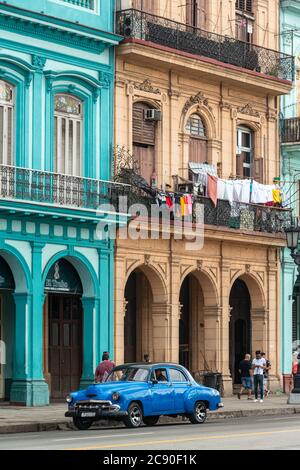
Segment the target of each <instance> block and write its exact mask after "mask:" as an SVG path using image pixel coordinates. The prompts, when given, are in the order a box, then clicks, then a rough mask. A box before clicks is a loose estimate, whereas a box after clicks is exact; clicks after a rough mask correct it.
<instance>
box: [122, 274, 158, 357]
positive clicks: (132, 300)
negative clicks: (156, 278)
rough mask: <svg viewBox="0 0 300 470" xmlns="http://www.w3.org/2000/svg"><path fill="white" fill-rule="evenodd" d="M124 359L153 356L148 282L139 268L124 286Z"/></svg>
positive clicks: (150, 290) (151, 301)
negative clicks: (145, 355)
mask: <svg viewBox="0 0 300 470" xmlns="http://www.w3.org/2000/svg"><path fill="white" fill-rule="evenodd" d="M125 301H126V303H127V305H126V313H125V319H124V361H125V363H130V362H139V361H142V360H143V358H144V354H149V355H150V358H153V343H152V303H153V294H152V289H151V285H150V282H149V280H148V278H147V277H146V275H145V274H144V273H143V272H142V271H141V270H136V271H134V272H133V273H131V274H130V276H129V278H128V281H127V283H126V288H125Z"/></svg>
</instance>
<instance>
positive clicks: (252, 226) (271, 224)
mask: <svg viewBox="0 0 300 470" xmlns="http://www.w3.org/2000/svg"><path fill="white" fill-rule="evenodd" d="M198 202H200V203H201V204H203V205H204V223H205V224H206V225H216V226H219V227H227V228H233V229H237V230H246V231H255V232H267V233H279V232H282V233H284V231H285V229H286V228H288V227H289V226H290V225H291V220H292V211H291V210H290V209H281V208H279V207H269V206H264V205H259V204H243V203H233V204H230V203H229V202H228V201H224V200H218V203H217V206H216V207H214V205H213V203H212V201H211V200H210V199H209V198H207V197H199V198H198Z"/></svg>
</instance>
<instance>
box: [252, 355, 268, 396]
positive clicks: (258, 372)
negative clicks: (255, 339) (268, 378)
mask: <svg viewBox="0 0 300 470" xmlns="http://www.w3.org/2000/svg"><path fill="white" fill-rule="evenodd" d="M255 356H256V357H255V359H253V361H252V369H253V379H254V393H255V400H254V401H255V402H257V401H258V388H259V391H260V403H263V401H264V370H265V368H266V360H265V359H263V358H262V357H261V352H260V351H256V353H255Z"/></svg>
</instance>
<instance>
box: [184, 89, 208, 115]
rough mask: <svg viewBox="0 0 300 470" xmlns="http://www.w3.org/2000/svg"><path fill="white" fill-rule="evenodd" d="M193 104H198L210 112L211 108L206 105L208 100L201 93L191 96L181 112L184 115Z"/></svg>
mask: <svg viewBox="0 0 300 470" xmlns="http://www.w3.org/2000/svg"><path fill="white" fill-rule="evenodd" d="M195 104H199V105H202V106H206V108H208V109H209V110H210V111H212V108H211V107H210V106H209V104H208V99H207V98H206V97H205V96H204V94H203V93H202V91H199V93H197V95H195V96H191V97H190V98H189V99H188V100H187V102H186V103H185V105H184V108H183V112H184V114H186V113H187V112H188V110H189V109H190V108H192V107H193V106H194V105H195Z"/></svg>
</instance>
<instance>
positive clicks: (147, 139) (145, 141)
mask: <svg viewBox="0 0 300 470" xmlns="http://www.w3.org/2000/svg"><path fill="white" fill-rule="evenodd" d="M147 109H149V108H148V106H147V105H144V104H143V103H136V104H135V105H134V106H133V123H132V126H133V143H134V144H141V145H153V146H154V145H155V122H153V121H146V120H145V111H146V110H147Z"/></svg>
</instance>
